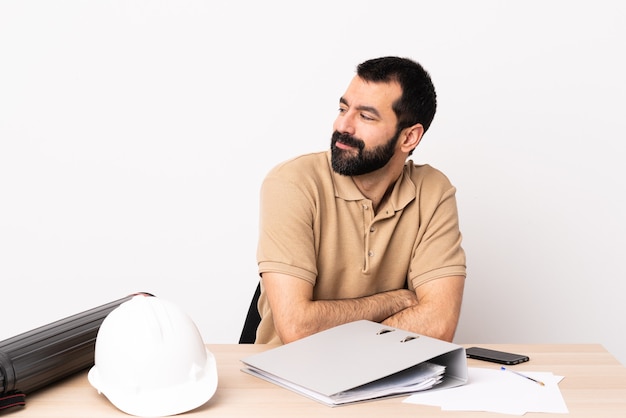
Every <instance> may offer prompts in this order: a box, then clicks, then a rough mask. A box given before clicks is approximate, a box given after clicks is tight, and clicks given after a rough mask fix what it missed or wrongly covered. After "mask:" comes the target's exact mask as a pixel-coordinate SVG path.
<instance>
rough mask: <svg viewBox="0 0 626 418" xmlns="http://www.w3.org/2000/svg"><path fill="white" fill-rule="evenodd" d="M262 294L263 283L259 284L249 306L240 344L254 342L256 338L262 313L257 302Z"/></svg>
mask: <svg viewBox="0 0 626 418" xmlns="http://www.w3.org/2000/svg"><path fill="white" fill-rule="evenodd" d="M260 295H261V283H260V282H259V284H257V286H256V290H255V291H254V296H252V301H250V307H249V308H248V314H247V315H246V320H245V322H244V324H243V329H242V330H241V336H240V337H239V344H254V341H255V340H256V329H257V328H258V326H259V323H260V322H261V315H260V314H259V308H258V307H257V303H258V301H259V296H260Z"/></svg>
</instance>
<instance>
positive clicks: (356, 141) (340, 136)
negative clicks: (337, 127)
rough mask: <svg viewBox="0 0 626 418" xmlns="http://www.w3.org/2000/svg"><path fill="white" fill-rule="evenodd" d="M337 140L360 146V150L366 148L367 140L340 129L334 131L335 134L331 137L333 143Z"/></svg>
mask: <svg viewBox="0 0 626 418" xmlns="http://www.w3.org/2000/svg"><path fill="white" fill-rule="evenodd" d="M337 142H341V143H343V144H346V145H348V146H350V147H355V148H358V149H359V150H362V149H363V148H365V142H363V141H362V140H360V139H359V138H356V137H354V136H352V135H350V134H345V133H344V134H342V133H339V132H338V131H335V132H333V136H332V138H331V145H332V146H335V143H337Z"/></svg>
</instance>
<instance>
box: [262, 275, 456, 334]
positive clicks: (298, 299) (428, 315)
mask: <svg viewBox="0 0 626 418" xmlns="http://www.w3.org/2000/svg"><path fill="white" fill-rule="evenodd" d="M262 281H263V286H264V288H265V291H266V293H267V299H268V302H269V304H270V308H271V310H272V312H273V317H274V327H275V328H276V332H277V333H278V336H279V337H280V339H281V340H282V342H283V343H285V344H286V343H288V342H291V341H295V340H298V339H300V338H303V337H306V336H308V335H311V334H314V333H316V332H319V331H323V330H325V329H328V328H331V327H334V326H337V325H341V324H344V323H347V322H351V321H356V320H361V319H367V320H370V321H375V322H380V323H383V324H385V325H389V326H392V327H396V328H401V329H404V330H407V331H411V332H415V333H417V334H421V335H427V336H430V337H434V338H439V339H442V340H446V341H452V338H453V337H454V333H455V331H456V326H457V323H458V320H459V315H460V311H461V301H462V298H463V288H464V284H465V277H463V276H448V277H442V278H438V279H434V280H431V281H429V282H426V283H424V284H422V285H421V286H419V287H418V288H417V289H415V291H412V290H408V289H398V290H391V291H388V292H383V293H377V294H374V295H371V296H366V297H361V298H354V299H338V300H313V285H311V284H310V283H308V282H307V281H305V280H302V279H298V278H296V277H292V276H289V275H286V274H282V273H263V275H262Z"/></svg>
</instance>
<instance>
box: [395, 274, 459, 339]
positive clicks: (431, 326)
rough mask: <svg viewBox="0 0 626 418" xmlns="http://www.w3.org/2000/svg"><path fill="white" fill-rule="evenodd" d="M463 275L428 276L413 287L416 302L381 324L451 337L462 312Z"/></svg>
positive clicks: (439, 336)
mask: <svg viewBox="0 0 626 418" xmlns="http://www.w3.org/2000/svg"><path fill="white" fill-rule="evenodd" d="M464 285H465V277H463V276H450V277H443V278H440V279H435V280H431V281H429V282H427V283H424V284H423V285H421V286H420V287H418V288H417V289H416V293H417V297H418V300H419V302H418V303H417V304H415V305H413V306H411V307H409V308H407V309H405V310H403V311H401V312H398V313H396V314H394V315H391V316H390V317H389V318H387V319H385V320H384V321H383V324H385V325H389V326H392V327H395V328H400V329H404V330H407V331H412V332H415V333H417V334H422V335H427V336H429V337H433V338H439V339H441V340H445V341H452V339H453V338H454V333H455V332H456V326H457V324H458V322H459V316H460V314H461V301H462V299H463V288H464Z"/></svg>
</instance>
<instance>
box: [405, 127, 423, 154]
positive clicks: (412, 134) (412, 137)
mask: <svg viewBox="0 0 626 418" xmlns="http://www.w3.org/2000/svg"><path fill="white" fill-rule="evenodd" d="M423 135H424V126H423V125H422V124H421V123H416V124H415V125H413V126H409V127H408V128H406V129H405V130H404V134H402V136H401V139H402V141H401V143H400V145H401V148H402V151H403V152H411V151H412V150H414V149H415V147H417V146H418V145H419V143H420V141H421V140H422V136H423Z"/></svg>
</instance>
